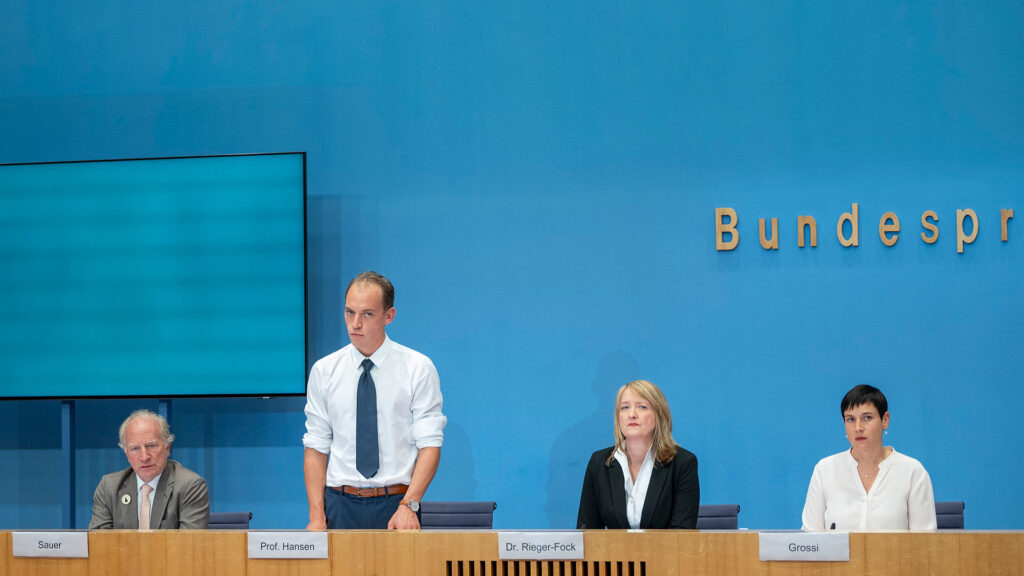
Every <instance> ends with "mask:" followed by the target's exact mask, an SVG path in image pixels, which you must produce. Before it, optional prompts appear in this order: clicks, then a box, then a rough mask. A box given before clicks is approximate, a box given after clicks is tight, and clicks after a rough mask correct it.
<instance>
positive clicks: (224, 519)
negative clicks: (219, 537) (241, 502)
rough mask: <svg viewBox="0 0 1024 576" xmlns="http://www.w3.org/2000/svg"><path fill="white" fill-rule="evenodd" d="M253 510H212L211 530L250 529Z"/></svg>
mask: <svg viewBox="0 0 1024 576" xmlns="http://www.w3.org/2000/svg"><path fill="white" fill-rule="evenodd" d="M250 520H252V512H210V530H248V529H249V521H250Z"/></svg>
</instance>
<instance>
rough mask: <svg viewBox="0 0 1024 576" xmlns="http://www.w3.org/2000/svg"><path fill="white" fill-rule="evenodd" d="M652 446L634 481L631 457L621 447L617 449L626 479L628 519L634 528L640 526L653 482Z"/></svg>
mask: <svg viewBox="0 0 1024 576" xmlns="http://www.w3.org/2000/svg"><path fill="white" fill-rule="evenodd" d="M652 448H653V447H652ZM652 448H648V449H647V456H646V457H645V458H644V463H643V464H641V465H640V471H639V472H637V474H636V482H633V475H632V474H630V473H629V459H628V458H627V457H626V453H625V452H623V451H622V450H619V449H616V450H615V459H616V460H617V461H618V462H619V466H621V467H622V475H623V476H624V477H625V478H624V479H625V481H626V483H625V486H626V520H628V521H629V527H630V528H632V529H634V530H635V529H637V528H639V527H640V517H641V516H642V515H643V513H644V502H645V501H646V500H647V487H648V486H649V485H650V484H651V473H652V472H653V471H654V455H653V454H652V453H651V450H652Z"/></svg>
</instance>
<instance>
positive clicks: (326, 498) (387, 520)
mask: <svg viewBox="0 0 1024 576" xmlns="http://www.w3.org/2000/svg"><path fill="white" fill-rule="evenodd" d="M394 303H395V289H394V287H393V286H392V285H391V282H390V281H389V280H388V279H387V278H385V277H384V276H381V275H380V274H377V273H376V272H363V273H362V274H360V275H358V276H356V277H355V278H353V279H352V281H351V282H350V283H349V285H348V289H347V290H346V292H345V325H346V327H347V329H348V335H349V339H350V340H351V344H349V345H348V346H345V347H344V348H342V349H341V350H338V351H337V352H334V353H332V354H330V355H328V356H326V357H324V358H321V359H320V360H318V361H317V362H316V364H314V365H313V369H312V370H311V371H310V373H309V384H308V386H307V388H306V434H305V435H304V436H303V437H302V443H303V445H304V446H305V459H304V465H303V469H304V472H305V477H306V497H307V498H308V500H309V525H308V526H307V527H306V529H307V530H323V529H328V528H330V529H353V528H361V529H384V528H387V529H389V530H407V529H416V528H419V527H420V522H419V514H418V512H419V503H420V499H421V498H422V497H423V494H424V492H426V490H427V486H429V485H430V481H431V480H433V478H434V473H435V472H436V471H437V465H438V462H439V461H440V459H441V443H442V442H443V440H444V426H445V423H446V418H445V416H444V415H443V414H442V413H441V404H442V400H441V381H440V378H439V377H438V375H437V369H436V368H434V364H433V363H432V362H431V361H430V358H427V357H426V356H424V355H423V354H420V353H419V352H416V351H415V350H412V349H410V348H406V347H405V346H402V345H400V344H398V343H396V342H393V341H392V340H391V339H390V338H388V336H387V334H385V331H384V328H385V326H387V325H388V324H390V323H391V321H392V320H394V319H395V307H394Z"/></svg>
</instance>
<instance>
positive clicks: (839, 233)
mask: <svg viewBox="0 0 1024 576" xmlns="http://www.w3.org/2000/svg"><path fill="white" fill-rule="evenodd" d="M846 221H849V222H850V237H849V238H847V237H845V236H843V222H846ZM859 224H860V223H859V220H858V218H857V203H856V202H854V203H853V207H852V208H851V209H850V211H849V212H843V213H842V214H840V215H839V222H836V237H837V238H839V243H840V244H842V245H843V246H860V233H859V231H858V228H859Z"/></svg>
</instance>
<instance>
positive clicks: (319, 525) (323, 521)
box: [306, 516, 327, 530]
mask: <svg viewBox="0 0 1024 576" xmlns="http://www.w3.org/2000/svg"><path fill="white" fill-rule="evenodd" d="M306 530H327V517H326V516H320V517H319V518H310V520H309V525H308V526H306Z"/></svg>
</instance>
